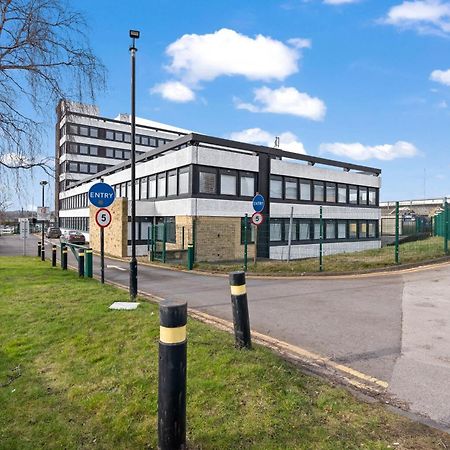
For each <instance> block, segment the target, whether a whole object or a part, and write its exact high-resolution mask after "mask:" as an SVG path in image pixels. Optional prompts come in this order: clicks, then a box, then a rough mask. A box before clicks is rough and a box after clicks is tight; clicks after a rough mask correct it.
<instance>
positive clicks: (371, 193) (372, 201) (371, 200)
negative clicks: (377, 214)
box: [369, 188, 377, 205]
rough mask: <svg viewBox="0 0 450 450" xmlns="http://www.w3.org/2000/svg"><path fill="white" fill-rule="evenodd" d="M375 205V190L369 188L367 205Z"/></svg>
mask: <svg viewBox="0 0 450 450" xmlns="http://www.w3.org/2000/svg"><path fill="white" fill-rule="evenodd" d="M376 204H377V190H376V189H373V188H369V205H376Z"/></svg>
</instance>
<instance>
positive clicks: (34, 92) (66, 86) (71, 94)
mask: <svg viewBox="0 0 450 450" xmlns="http://www.w3.org/2000/svg"><path fill="white" fill-rule="evenodd" d="M70 3H71V2H70ZM104 83H105V69H104V67H103V65H102V64H101V62H100V61H99V60H98V59H97V57H96V56H95V55H94V54H93V52H92V50H91V48H90V46H89V40H88V38H87V25H86V23H85V20H84V18H83V16H82V15H81V14H80V13H79V12H76V11H74V10H72V9H71V8H70V4H69V2H65V1H63V0H0V174H1V173H2V169H3V172H4V171H5V169H14V170H15V171H17V172H21V171H22V170H21V169H25V170H26V169H31V168H33V167H41V168H42V169H43V170H44V171H45V172H46V173H47V174H50V173H52V172H53V164H54V162H53V160H52V158H49V157H48V156H45V155H44V154H43V153H42V149H41V145H42V139H41V136H42V134H43V132H44V124H45V120H46V119H48V118H49V111H54V110H55V105H56V103H57V101H58V100H59V99H62V98H69V99H73V100H77V101H80V102H83V101H86V100H89V101H94V100H95V93H96V90H97V89H98V88H103V87H104Z"/></svg>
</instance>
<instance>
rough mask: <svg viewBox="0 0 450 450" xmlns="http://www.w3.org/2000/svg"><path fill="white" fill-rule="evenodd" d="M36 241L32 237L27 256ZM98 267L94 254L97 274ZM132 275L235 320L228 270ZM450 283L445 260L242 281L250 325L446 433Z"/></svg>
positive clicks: (153, 291) (6, 246)
mask: <svg viewBox="0 0 450 450" xmlns="http://www.w3.org/2000/svg"><path fill="white" fill-rule="evenodd" d="M36 241H37V238H35V237H32V238H30V240H29V242H30V243H29V245H28V248H29V254H30V255H33V256H34V255H36V249H37V244H36ZM21 254H22V241H21V239H20V238H19V237H17V236H3V237H1V238H0V256H3V255H21ZM49 254H50V247H49V246H48V247H47V257H48V256H49ZM69 254H70V252H69ZM58 256H59V255H58ZM69 264H72V265H75V260H74V259H73V256H72V255H71V256H70V258H69ZM105 265H106V273H105V278H106V280H107V281H111V282H114V283H116V284H120V285H123V286H128V283H129V272H128V262H126V261H120V260H117V259H110V258H106V259H105ZM99 268H100V262H99V258H98V257H97V256H94V274H96V275H99ZM138 274H139V275H138V276H139V280H138V284H139V290H140V291H142V292H145V293H146V294H149V295H153V296H157V297H159V298H166V299H176V300H187V301H188V306H189V307H190V308H193V309H195V310H197V311H200V312H202V313H206V314H208V315H210V316H213V317H216V318H218V319H219V320H227V321H231V320H232V316H231V305H230V294H229V285H228V279H227V277H221V276H211V275H202V274H197V273H192V272H179V271H173V270H168V269H164V268H156V267H149V266H144V265H139V271H138ZM449 288H450V263H446V264H440V265H436V266H431V267H424V268H418V269H410V270H407V271H401V272H394V273H393V272H390V273H383V274H373V275H369V276H367V275H365V276H354V277H349V276H346V277H310V278H306V277H302V278H298V279H292V278H291V279H275V278H272V279H267V278H266V279H263V278H248V280H247V292H248V300H249V310H250V321H251V327H252V331H254V332H257V333H259V334H261V335H264V336H268V337H269V338H270V339H271V340H273V341H276V340H279V341H282V342H284V343H286V344H288V345H290V346H292V347H293V348H297V349H298V350H299V351H304V352H306V353H308V352H311V353H312V354H314V355H316V356H318V357H321V358H324V359H326V360H329V361H331V362H332V364H334V366H335V367H342V368H343V370H344V371H347V372H348V373H351V372H352V371H353V372H355V373H356V374H357V375H358V374H360V375H358V376H361V377H363V376H364V375H367V376H368V377H372V378H373V379H376V380H377V381H378V382H379V385H383V386H384V387H385V390H386V393H387V394H388V395H389V396H390V397H392V398H393V399H395V400H396V401H398V402H399V403H401V404H403V405H404V407H406V408H407V409H409V410H410V411H411V412H412V413H414V414H415V415H417V416H420V417H424V418H426V419H430V420H431V421H433V422H434V424H435V425H437V426H439V427H440V428H443V429H446V430H450V408H449V405H450V289H449ZM112 300H113V299H112Z"/></svg>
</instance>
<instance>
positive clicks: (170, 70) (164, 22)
mask: <svg viewBox="0 0 450 450" xmlns="http://www.w3.org/2000/svg"><path fill="white" fill-rule="evenodd" d="M124 5H125V3H124V2H118V1H106V0H96V1H95V2H92V1H87V0H79V1H78V2H76V7H77V8H79V9H80V10H82V11H83V12H84V13H85V15H86V17H87V20H88V23H89V25H90V28H91V44H92V47H93V49H94V51H95V53H96V54H97V55H98V56H99V57H100V58H101V59H102V61H103V62H104V64H105V66H106V68H107V70H108V90H107V92H105V93H101V94H100V95H99V96H98V100H97V104H98V106H99V107H100V111H101V114H102V115H105V116H110V117H114V116H116V115H117V114H118V113H120V112H129V109H130V107H129V103H130V100H129V85H130V82H129V73H130V65H129V51H128V46H129V42H130V40H129V38H128V30H129V29H130V28H135V29H139V30H140V31H141V39H139V41H138V42H137V47H138V53H137V114H138V115H139V116H141V117H145V118H149V119H153V120H156V121H160V122H164V123H169V124H173V125H177V126H180V127H183V128H188V129H193V130H196V131H199V132H203V133H206V134H212V135H216V136H223V137H234V138H241V139H245V140H248V141H252V142H257V143H263V144H269V145H271V144H272V142H273V139H274V137H275V136H280V137H281V147H282V148H286V149H290V150H294V151H299V152H303V151H306V152H307V153H308V154H310V155H320V156H324V157H329V158H333V159H340V160H349V161H354V162H357V163H360V164H364V165H368V166H374V167H379V168H381V169H382V171H383V173H382V177H383V187H382V191H381V199H382V200H395V199H410V198H422V197H423V196H424V192H425V195H426V196H427V197H439V196H443V195H446V194H447V195H448V194H450V186H449V173H450V151H449V149H450V146H449V129H450V127H449V125H450V111H449V108H450V71H449V72H447V71H448V70H449V69H450V40H449V37H450V2H448V1H444V0H442V1H440V0H413V1H402V0H279V1H269V0H264V1H261V0H246V1H242V0H239V1H237V0H227V1H214V2H211V1H209V2H208V1H189V2H187V1H179V0H170V1H169V0H153V1H132V0H129V1H128V2H126V7H124ZM48 142H49V143H48V145H49V153H51V152H52V149H53V129H52V128H51V127H49V139H48Z"/></svg>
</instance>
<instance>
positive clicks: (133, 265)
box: [130, 30, 140, 301]
mask: <svg viewBox="0 0 450 450" xmlns="http://www.w3.org/2000/svg"><path fill="white" fill-rule="evenodd" d="M139 35H140V33H139V31H137V30H130V38H131V39H132V40H133V41H132V44H131V47H130V53H131V261H130V299H131V300H132V301H135V300H136V297H137V291H138V287H137V260H136V86H135V79H136V52H137V48H136V47H135V41H136V39H139Z"/></svg>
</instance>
